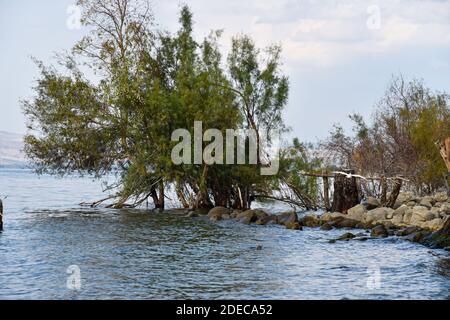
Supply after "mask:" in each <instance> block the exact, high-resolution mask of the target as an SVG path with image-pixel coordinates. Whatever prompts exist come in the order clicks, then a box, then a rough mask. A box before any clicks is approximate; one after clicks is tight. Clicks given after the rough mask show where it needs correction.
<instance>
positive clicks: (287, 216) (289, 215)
mask: <svg viewBox="0 0 450 320" xmlns="http://www.w3.org/2000/svg"><path fill="white" fill-rule="evenodd" d="M294 222H298V216H297V213H296V212H293V211H289V212H283V213H280V215H279V216H278V223H279V224H282V225H287V224H290V223H294Z"/></svg>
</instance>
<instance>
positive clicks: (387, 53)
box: [0, 0, 450, 141]
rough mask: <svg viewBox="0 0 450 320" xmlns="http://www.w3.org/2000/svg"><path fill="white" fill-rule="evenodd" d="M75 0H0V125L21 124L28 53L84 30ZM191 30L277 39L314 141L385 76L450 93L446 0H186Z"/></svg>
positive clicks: (300, 129)
mask: <svg viewBox="0 0 450 320" xmlns="http://www.w3.org/2000/svg"><path fill="white" fill-rule="evenodd" d="M74 2H75V1H74V0H40V1H32V0H27V1H26V0H15V1H10V0H0V43H1V50H0V88H1V89H0V90H1V91H0V92H1V100H0V131H10V132H16V133H24V132H25V130H26V129H25V119H24V117H23V115H22V113H21V109H20V103H19V99H21V98H28V97H30V96H31V95H32V94H33V92H32V90H31V87H32V86H33V79H35V78H36V76H37V69H36V67H35V66H34V64H33V63H32V62H31V60H30V58H29V57H30V56H31V55H32V56H35V57H36V58H38V59H41V60H43V61H44V62H46V63H51V62H52V56H53V55H54V52H58V51H61V50H65V49H70V48H71V46H72V45H73V44H74V43H75V42H76V41H77V40H78V39H80V38H81V37H82V36H83V34H84V33H85V32H86V30H85V29H83V28H81V29H71V28H69V27H68V26H67V21H68V19H69V18H70V13H68V11H67V10H68V8H69V7H70V6H71V5H72V4H74ZM152 3H153V8H154V14H155V19H156V22H157V23H158V26H159V27H161V28H164V29H169V30H171V31H174V30H176V28H177V13H178V10H179V6H180V3H181V2H179V1H170V0H153V1H152ZM184 3H187V4H189V5H190V6H191V8H192V10H193V12H194V20H195V22H196V25H195V27H196V35H197V36H198V37H199V38H201V37H203V36H205V35H207V34H208V33H209V31H210V30H211V29H224V35H223V37H222V40H221V45H222V48H223V50H224V51H225V52H226V51H227V50H228V48H229V44H230V38H231V37H232V36H233V35H235V34H238V33H247V34H250V35H252V36H253V37H254V38H255V40H256V42H257V44H258V45H259V46H265V45H268V44H270V43H279V44H281V45H282V46H283V50H284V51H283V60H284V70H285V72H286V73H287V74H288V75H289V77H290V83H291V93H290V99H289V103H288V106H287V109H286V113H285V114H286V116H285V118H286V122H287V123H288V125H290V126H291V127H292V128H293V132H292V134H293V135H295V136H298V137H299V138H300V139H302V140H308V141H316V139H317V138H323V137H325V136H326V134H327V133H328V131H329V129H330V128H331V126H332V124H333V123H337V122H340V123H342V124H343V125H344V126H346V127H349V126H350V124H349V121H348V118H347V115H348V114H349V113H353V112H359V113H361V114H362V115H364V116H369V115H370V113H371V110H372V107H373V105H374V104H375V103H376V101H377V100H378V99H379V98H380V97H381V96H382V94H383V92H384V90H385V88H386V86H387V84H388V82H389V80H390V78H391V76H392V75H393V74H399V73H402V74H404V75H405V76H406V77H409V78H411V77H417V78H423V79H424V80H425V83H426V84H427V85H428V86H429V87H431V88H432V89H435V90H439V91H447V92H450V0H448V1H444V0H434V1H431V0H430V1H424V0H420V1H419V0H389V1H387V0H379V1H375V0H374V1H362V0H321V1H318V0H267V1H264V0H248V1H246V0H227V1H215V0H193V1H185V2H184Z"/></svg>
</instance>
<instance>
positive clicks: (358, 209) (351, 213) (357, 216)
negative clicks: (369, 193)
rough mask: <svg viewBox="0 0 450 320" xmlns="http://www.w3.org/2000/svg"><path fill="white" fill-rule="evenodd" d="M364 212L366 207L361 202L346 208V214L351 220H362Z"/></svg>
mask: <svg viewBox="0 0 450 320" xmlns="http://www.w3.org/2000/svg"><path fill="white" fill-rule="evenodd" d="M374 199H375V198H374ZM375 200H376V199H375ZM377 201H378V200H377ZM366 213H367V210H366V207H365V206H364V205H362V204H358V205H356V206H354V207H353V208H350V209H348V211H347V216H348V217H349V218H350V219H353V220H358V221H364V218H365V216H366Z"/></svg>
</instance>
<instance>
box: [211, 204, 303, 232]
mask: <svg viewBox="0 0 450 320" xmlns="http://www.w3.org/2000/svg"><path fill="white" fill-rule="evenodd" d="M208 217H209V219H210V220H211V221H219V220H229V219H234V220H236V221H238V222H240V223H244V224H251V223H255V224H257V225H268V224H279V225H283V226H285V227H286V228H287V229H293V230H300V229H301V225H300V224H299V222H298V216H297V213H295V212H293V211H292V212H283V213H281V214H268V213H267V212H264V211H262V210H257V209H252V210H245V211H241V210H230V209H227V208H224V207H215V208H213V209H211V210H210V211H209V212H208Z"/></svg>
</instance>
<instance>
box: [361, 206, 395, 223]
mask: <svg viewBox="0 0 450 320" xmlns="http://www.w3.org/2000/svg"><path fill="white" fill-rule="evenodd" d="M393 212H394V210H393V209H391V208H384V207H382V208H376V209H373V210H369V211H367V214H366V219H365V220H364V221H365V222H369V223H374V222H377V221H380V220H385V219H387V216H388V215H392V213H393Z"/></svg>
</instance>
